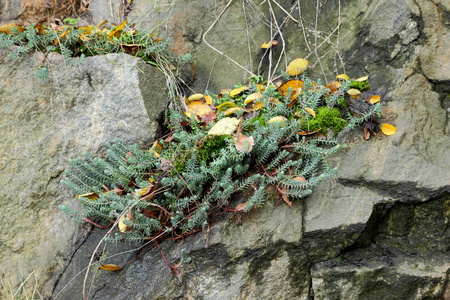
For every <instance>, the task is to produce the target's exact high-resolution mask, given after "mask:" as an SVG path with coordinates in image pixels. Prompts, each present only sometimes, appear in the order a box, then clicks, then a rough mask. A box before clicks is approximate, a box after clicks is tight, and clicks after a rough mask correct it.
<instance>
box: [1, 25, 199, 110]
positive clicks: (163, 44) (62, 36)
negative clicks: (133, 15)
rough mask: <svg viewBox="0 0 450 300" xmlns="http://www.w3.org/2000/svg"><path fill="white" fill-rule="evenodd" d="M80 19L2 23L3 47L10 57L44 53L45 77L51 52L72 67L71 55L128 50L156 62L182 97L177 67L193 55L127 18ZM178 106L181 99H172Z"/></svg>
mask: <svg viewBox="0 0 450 300" xmlns="http://www.w3.org/2000/svg"><path fill="white" fill-rule="evenodd" d="M78 21H79V19H66V20H64V23H63V24H59V25H57V24H53V23H51V24H41V23H39V24H36V25H35V24H32V25H30V26H28V27H23V26H19V25H15V24H4V25H1V26H0V48H8V49H9V50H10V52H9V54H8V56H9V57H10V58H11V59H16V58H19V57H21V56H23V55H26V54H28V53H30V52H33V51H39V52H42V53H43V54H44V58H43V59H42V61H40V62H39V66H38V70H37V71H36V72H35V75H36V76H37V77H39V78H41V79H42V80H47V79H48V78H49V69H50V66H49V65H48V64H47V63H46V58H47V56H48V54H49V53H52V52H55V53H59V54H61V55H62V56H63V58H64V61H65V66H67V67H71V65H72V59H73V58H74V57H79V58H80V60H79V62H82V61H83V58H84V57H88V56H95V55H103V54H108V53H126V54H129V55H132V56H136V57H139V58H141V59H142V60H144V61H145V62H146V63H148V64H151V65H153V66H156V67H157V68H158V69H160V70H161V72H162V73H163V74H164V75H165V76H166V81H167V86H168V88H169V96H170V97H171V98H172V99H176V98H178V97H179V94H180V91H179V82H180V81H179V78H178V74H177V73H176V67H175V66H177V65H179V64H184V63H186V62H190V60H191V58H190V55H185V56H182V57H179V56H176V55H173V54H172V53H171V52H170V51H169V50H168V43H167V40H165V39H162V38H159V37H157V36H156V35H155V34H152V33H151V32H145V31H138V30H135V29H132V28H130V27H127V24H126V23H127V21H126V20H125V21H124V22H123V23H121V24H119V25H111V26H107V25H108V22H107V21H102V22H100V23H99V24H97V25H89V26H77V25H76V23H77V22H78ZM172 102H173V104H176V105H177V106H176V107H177V108H178V109H179V107H180V106H179V105H178V104H179V103H178V102H176V101H172Z"/></svg>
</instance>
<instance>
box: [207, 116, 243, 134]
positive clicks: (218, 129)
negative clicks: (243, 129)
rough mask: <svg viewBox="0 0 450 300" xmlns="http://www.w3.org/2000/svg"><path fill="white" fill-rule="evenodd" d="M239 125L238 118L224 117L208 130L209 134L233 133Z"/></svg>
mask: <svg viewBox="0 0 450 300" xmlns="http://www.w3.org/2000/svg"><path fill="white" fill-rule="evenodd" d="M238 125H239V120H238V119H236V118H223V119H221V120H219V122H217V123H216V124H214V126H213V127H212V128H211V129H210V130H209V131H208V135H225V134H232V133H233V132H234V131H235V130H236V128H237V126H238Z"/></svg>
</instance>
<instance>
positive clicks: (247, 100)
mask: <svg viewBox="0 0 450 300" xmlns="http://www.w3.org/2000/svg"><path fill="white" fill-rule="evenodd" d="M260 98H262V94H261V93H260V92H256V93H253V94H250V95H248V96H247V98H245V101H244V104H249V103H251V102H253V101H255V100H256V99H260Z"/></svg>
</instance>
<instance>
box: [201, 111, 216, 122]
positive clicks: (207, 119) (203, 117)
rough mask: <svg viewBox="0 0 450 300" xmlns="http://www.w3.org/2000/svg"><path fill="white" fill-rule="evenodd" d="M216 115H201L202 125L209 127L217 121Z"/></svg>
mask: <svg viewBox="0 0 450 300" xmlns="http://www.w3.org/2000/svg"><path fill="white" fill-rule="evenodd" d="M216 117H217V116H216V114H215V113H214V112H213V111H212V112H209V113H206V114H204V115H201V116H200V117H199V118H200V121H202V123H205V124H206V125H208V124H209V123H211V122H212V121H214V120H215V119H216Z"/></svg>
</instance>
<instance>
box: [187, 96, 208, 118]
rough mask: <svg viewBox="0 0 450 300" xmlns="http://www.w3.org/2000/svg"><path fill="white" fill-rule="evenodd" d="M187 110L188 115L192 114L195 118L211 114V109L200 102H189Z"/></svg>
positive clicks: (203, 102)
mask: <svg viewBox="0 0 450 300" xmlns="http://www.w3.org/2000/svg"><path fill="white" fill-rule="evenodd" d="M188 109H189V112H190V113H193V114H194V115H196V116H202V115H204V114H207V113H210V112H212V109H211V107H210V106H209V105H208V104H206V102H205V101H202V100H195V101H192V102H189V104H188Z"/></svg>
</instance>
